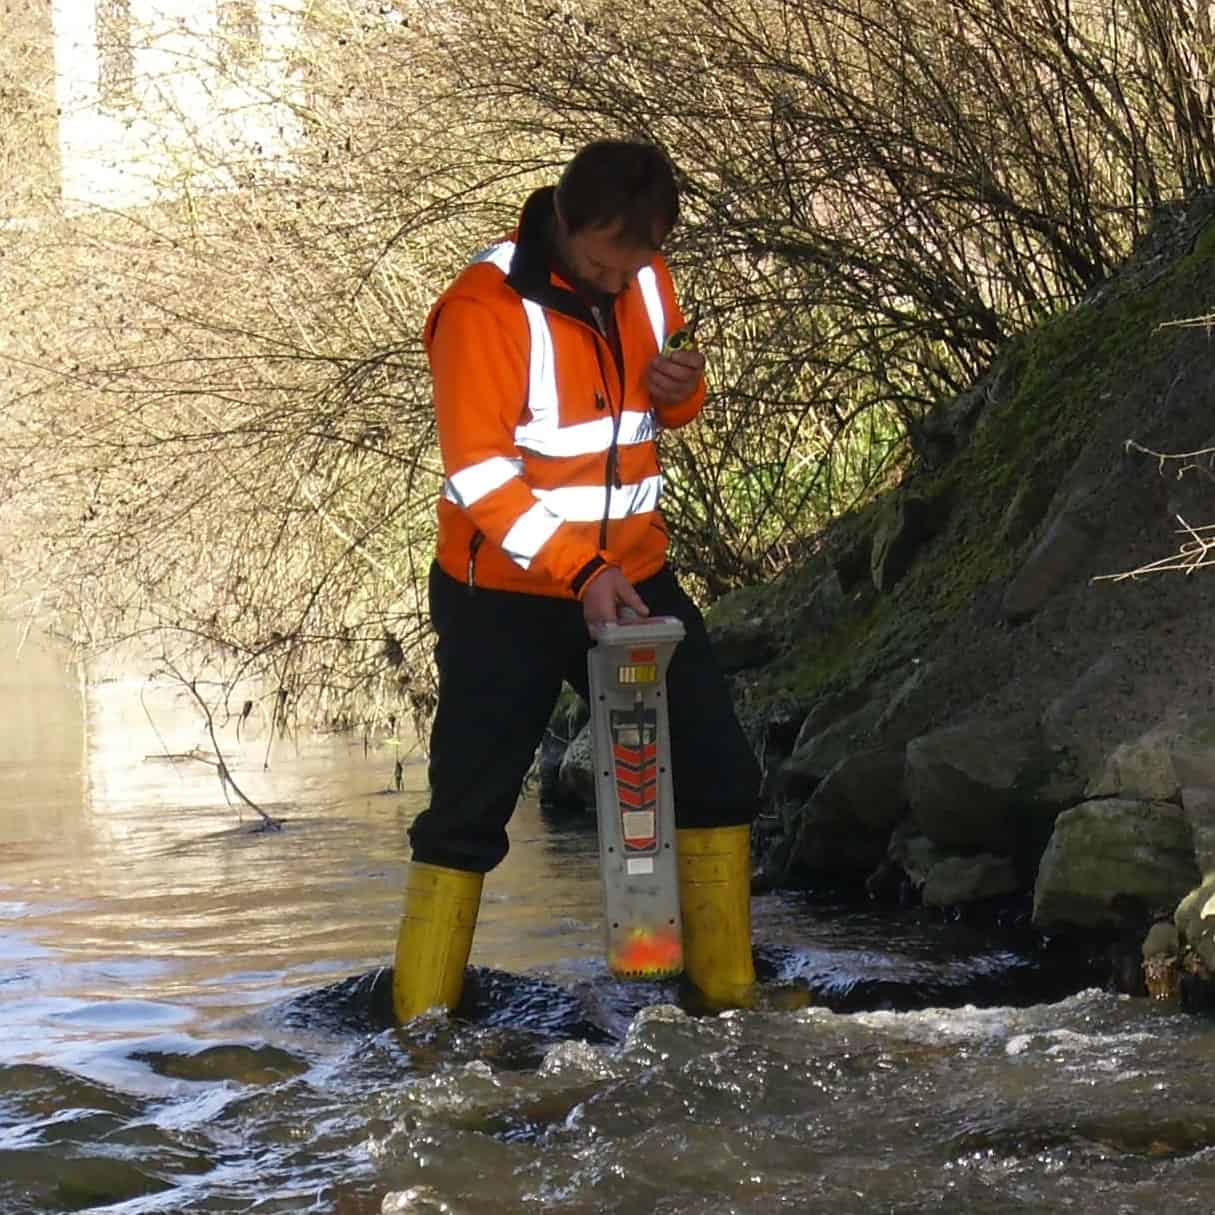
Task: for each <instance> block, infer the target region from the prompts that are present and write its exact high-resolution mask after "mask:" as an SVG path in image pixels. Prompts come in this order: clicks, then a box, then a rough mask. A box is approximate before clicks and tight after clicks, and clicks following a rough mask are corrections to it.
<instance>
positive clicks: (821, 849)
mask: <svg viewBox="0 0 1215 1215" xmlns="http://www.w3.org/2000/svg"><path fill="white" fill-rule="evenodd" d="M903 805H904V798H903V753H902V752H901V751H861V752H858V753H857V754H856V755H851V756H849V757H848V758H847V759H844V760H841V761H840V762H839V763H838V764H836V766H835V767H834V768H832V769H831V771H830V772H828V773H827V775H826V776H825V777H824V778H823V781H822V783H821V784H820V785H819V786H818V788H816V789H815V791H814V794H813V795H812V796H811V798H810V800H809V802H807V803H806V804H805V806H804V807H803V808H802V810H801V813H800V815H799V816H798V818H799V822H798V824H797V827H796V844H795V847H794V852H793V855H792V856H791V858H790V859H791V861H792V863H793V864H794V865H796V866H797V867H799V868H801V869H803V870H805V871H808V872H810V873H831V874H853V873H855V874H866V873H869V872H870V871H871V870H872V869H873V868H874V866H876V865H877V864H878V863H879V862H880V861H881V860H882V858H883V856H885V854H886V848H887V845H888V844H889V842H890V832H891V829H892V828H893V827H894V825H895V823H897V822H898V819H899V816H900V815H901V814H902V812H903Z"/></svg>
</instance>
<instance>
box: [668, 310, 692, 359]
mask: <svg viewBox="0 0 1215 1215" xmlns="http://www.w3.org/2000/svg"><path fill="white" fill-rule="evenodd" d="M699 326H700V308H699V306H697V307H696V308H695V309H693V311H692V319H691V320H689V321H688V322H687V324H685V325H684V327H683V328H682V329H676V330H675V332H674V333H672V334H671V335H670V337H668V338H667V340H666V341H665V342H663V344H662V353H663V354H664V355H668V354H672V353H674V352H675V351H676V350H695V349H696V330H697V329H698V328H699Z"/></svg>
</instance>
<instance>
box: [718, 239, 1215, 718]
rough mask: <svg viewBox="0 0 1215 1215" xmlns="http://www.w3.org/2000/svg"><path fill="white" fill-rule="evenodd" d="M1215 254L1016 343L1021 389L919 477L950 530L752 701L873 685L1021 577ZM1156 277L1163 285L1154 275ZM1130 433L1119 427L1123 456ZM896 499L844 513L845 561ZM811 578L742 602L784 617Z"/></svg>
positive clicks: (1200, 286)
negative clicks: (940, 505) (993, 587)
mask: <svg viewBox="0 0 1215 1215" xmlns="http://www.w3.org/2000/svg"><path fill="white" fill-rule="evenodd" d="M1213 262H1215V224H1212V225H1210V226H1208V227H1207V228H1205V229H1202V230H1200V232H1199V237H1198V239H1197V240H1196V242H1195V245H1194V249H1193V251H1192V252H1190V253H1189V254H1188V255H1186V256H1183V257H1182V258H1181V259H1180V260H1178V261H1177V262H1175V263H1174V265H1173V266H1172V267H1171V268H1169V269H1168V270H1167V271H1165V272H1164V273H1160V272H1159V270H1158V265H1159V263H1157V262H1155V261H1152V260H1148V261H1146V262H1145V267H1146V269H1144V270H1142V271H1141V270H1139V269H1138V268H1135V267H1132V268H1131V270H1130V271H1129V272H1128V273H1127V274H1126V275H1124V276H1119V277H1118V278H1116V279H1115V280H1114V281H1112V282H1111V283H1110V284H1108V285H1107V286H1106V287H1105V288H1104V289H1103V290H1102V291H1101V292H1099V293H1097V295H1096V296H1095V298H1094V299H1093V300H1091V301H1090V302H1087V303H1084V304H1082V305H1080V306H1078V307H1076V308H1075V309H1073V310H1072V311H1070V312H1068V313H1066V314H1064V315H1061V316H1059V317H1057V318H1055V319H1054V320H1052V321H1051V322H1050V323H1048V324H1046V325H1044V326H1042V327H1041V328H1040V329H1037V330H1035V331H1033V332H1031V333H1027V334H1024V335H1021V336H1020V337H1018V338H1017V339H1015V340H1014V341H1013V342H1011V343H1010V344H1009V346H1008V347H1007V348H1006V350H1005V351H1004V352H1003V354H1002V355H1001V357H1000V359H999V360H998V363H997V367H996V369H995V371H996V373H997V375H998V377H999V379H1000V380H1001V381H1002V382H1003V383H1004V384H1006V385H1012V387H1011V390H1010V391H1007V392H1006V394H1005V395H1004V397H1003V399H1002V400H1000V401H998V402H996V403H993V404H991V405H989V406H988V407H987V408H986V410H985V412H984V414H983V415H982V416H981V418H980V420H979V422H978V425H977V427H976V429H975V430H974V432H973V433H972V434H971V436H970V438H969V441H968V442H967V444H966V446H965V447H964V448H963V449H962V450H961V452H960V453H959V454H958V455H957V456H956V457H955V458H954V459H953V460H952V461H951V462H950V463H949V464H948V465H946V466H945V467H944V468H942V469H939V470H937V471H934V472H931V473H920V474H918V475H915V476H913V478H912V479H911V482H910V484H909V486H908V488H910V489H911V490H912V492H915V493H917V494H919V495H922V496H924V497H926V498H931V499H935V498H938V497H942V498H943V497H945V496H948V500H949V501H950V502H951V504H952V509H951V512H950V516H949V519H948V521H947V523H946V524H945V526H944V527H943V528H942V529H941V530H940V531H939V532H938V533H937V535H936V536H935V537H934V538H933V539H932V540H931V541H929V542H928V543H927V544H926V545H925V546H924V548H923V549H921V550H920V551H919V552H918V554H917V556H916V559H915V561H914V563H913V565H912V566H911V568H910V570H909V571H908V572H907V573H906V575H905V576H904V577H903V578H902V579H901V580H900V581H899V582H898V583H897V584H896V585H895V586H894V587H893V589H892V590H891V591H890V592H889V593H888V594H886V595H882V596H879V595H878V594H877V593H876V591H874V590H873V588H872V586H871V585H870V584H869V582H868V578H867V575H866V576H865V578H864V581H863V582H861V583H860V584H859V589H855V590H852V591H850V594H849V598H848V602H847V604H846V606H845V608H844V609H843V610H842V612H841V614H840V616H839V619H838V620H837V622H836V624H835V627H834V629H833V630H832V632H831V634H830V635H829V636H828V637H827V638H825V639H819V640H816V641H815V642H814V643H813V644H810V645H807V646H804V647H795V648H793V649H792V650H791V651H789V652H788V653H786V654H784V655H782V656H781V657H780V658H778V659H777V660H776V661H774V662H773V663H771V664H770V665H769V666H768V667H767V668H765V669H764V670H763V671H761V672H758V673H756V675H755V677H754V678H753V679H751V680H750V681H749V683H748V688H747V694H748V698H749V700H750V701H751V707H752V710H753V711H754V710H755V709H757V708H759V707H760V706H761V705H762V703H763V702H765V701H767V700H783V699H788V698H793V699H795V700H797V701H798V702H801V703H805V702H808V701H810V700H812V699H813V698H815V697H816V696H818V695H821V694H824V693H827V692H835V691H842V690H846V689H855V688H860V687H862V686H863V685H865V684H866V683H868V682H870V681H872V680H873V679H875V678H876V677H878V676H880V675H881V674H883V673H884V672H887V671H889V670H891V669H893V668H894V667H896V666H899V665H902V664H904V663H906V662H907V661H908V660H909V659H910V658H912V657H914V656H916V654H917V652H918V651H921V650H922V649H923V648H924V647H925V646H927V645H928V644H929V643H930V642H931V641H932V640H933V639H934V638H935V637H936V636H937V635H938V634H939V632H940V631H941V630H942V629H943V628H944V627H945V626H946V625H947V624H948V623H949V622H950V620H951V619H953V618H955V617H956V615H957V614H958V613H959V612H960V611H962V610H964V609H965V608H966V607H967V605H968V604H969V603H970V602H971V601H972V599H973V597H974V595H975V593H976V592H977V591H978V590H979V589H980V588H982V587H984V586H986V585H988V584H991V583H993V582H1000V581H1003V580H1006V579H1007V578H1009V577H1010V576H1011V575H1012V574H1013V573H1014V572H1015V571H1016V570H1017V569H1018V568H1019V567H1020V565H1021V563H1022V562H1023V560H1024V558H1025V555H1026V552H1027V550H1028V547H1029V546H1030V545H1032V544H1033V543H1034V542H1035V541H1036V539H1037V537H1038V536H1039V535H1040V534H1041V529H1042V528H1043V527H1044V526H1046V525H1047V523H1048V522H1049V519H1050V517H1051V512H1050V509H1049V508H1050V507H1051V505H1052V500H1053V498H1054V495H1055V491H1056V490H1057V488H1058V487H1059V485H1061V484H1062V483H1063V482H1064V480H1065V478H1066V477H1067V475H1068V473H1069V471H1070V470H1071V469H1072V468H1073V467H1074V466H1075V465H1076V462H1077V460H1078V459H1079V458H1080V456H1081V454H1082V453H1083V452H1084V451H1085V448H1086V447H1087V446H1089V445H1090V444H1091V443H1092V442H1093V438H1094V434H1095V433H1099V430H1100V427H1101V426H1102V424H1103V423H1104V422H1105V421H1106V419H1107V416H1108V415H1109V414H1110V411H1111V408H1112V407H1113V406H1114V405H1116V404H1117V403H1118V402H1119V401H1120V400H1122V399H1123V398H1124V396H1125V391H1126V386H1127V385H1128V384H1133V383H1135V382H1141V381H1142V380H1143V378H1144V376H1145V374H1146V373H1148V372H1150V370H1151V368H1152V367H1154V366H1157V365H1159V364H1160V363H1162V362H1163V361H1164V360H1165V359H1167V358H1168V356H1169V355H1170V353H1171V352H1172V349H1173V347H1174V345H1175V344H1176V342H1177V341H1178V340H1179V336H1180V332H1179V330H1177V329H1176V328H1161V324H1162V322H1164V321H1167V320H1170V319H1177V318H1184V317H1194V316H1199V315H1204V314H1206V313H1209V312H1211V311H1212V309H1213V307H1215V302H1213V300H1212V297H1213V296H1215V288H1213V287H1212V283H1213V282H1215V274H1213V270H1215V266H1213ZM1145 275H1146V276H1147V277H1148V278H1152V276H1154V281H1147V282H1144V281H1142V280H1143V278H1144V277H1145ZM1126 437H1129V436H1122V435H1111V436H1110V439H1109V444H1108V445H1109V448H1110V456H1111V458H1112V457H1113V456H1114V455H1115V453H1116V451H1117V449H1119V448H1120V446H1121V442H1122V441H1123V439H1125V438H1126ZM1055 505H1057V504H1055ZM887 507H888V504H887V503H885V502H884V501H883V500H881V499H879V500H877V501H875V502H873V503H871V504H870V505H869V506H868V507H867V508H866V509H865V510H864V511H863V512H857V513H856V514H855V515H852V516H849V517H848V518H847V519H842V520H840V521H838V522H837V524H836V525H834V526H833V527H832V528H831V529H830V530H829V531H828V533H827V536H826V537H825V540H826V546H825V547H826V549H827V551H829V552H830V553H831V554H832V555H833V557H834V558H836V559H837V560H838V558H839V555H840V554H841V553H851V554H852V563H853V567H854V569H859V568H860V561H859V558H861V557H864V556H865V555H866V554H867V546H868V545H869V544H870V543H871V541H872V537H873V533H874V530H875V526H876V521H877V519H878V518H879V517H880V515H881V512H882V511H883V510H885V509H887ZM816 576H817V575H816ZM799 577H801V575H800V574H798V573H797V572H793V573H791V574H790V575H789V576H788V577H787V578H786V579H783V580H781V582H779V583H777V584H775V585H774V586H772V587H768V588H753V593H752V594H750V595H749V596H747V597H746V598H745V599H740V601H739V602H740V604H745V605H746V608H745V610H747V611H748V612H749V613H750V614H760V615H763V616H764V617H765V618H768V619H775V618H778V615H779V611H780V597H781V596H785V597H786V598H787V597H788V595H789V593H790V589H791V588H792V587H796V586H802V585H806V584H804V583H802V582H800V581H799V580H798V579H799ZM846 589H848V588H847V586H846Z"/></svg>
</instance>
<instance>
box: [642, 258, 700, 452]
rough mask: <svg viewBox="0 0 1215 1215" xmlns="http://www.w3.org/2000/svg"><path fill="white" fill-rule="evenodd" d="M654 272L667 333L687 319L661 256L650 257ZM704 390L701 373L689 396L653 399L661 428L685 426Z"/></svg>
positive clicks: (698, 409) (680, 325)
mask: <svg viewBox="0 0 1215 1215" xmlns="http://www.w3.org/2000/svg"><path fill="white" fill-rule="evenodd" d="M654 271H655V274H656V275H657V278H658V290H659V292H660V293H661V295H662V310H663V315H664V317H665V318H666V331H667V333H668V334H671V333H675V332H676V331H677V330H679V329H682V328H683V327H684V325H685V324H686V323H687V318H686V317H685V316H684V314H683V310H682V309H681V308H680V306H679V297H678V296H677V295H676V293H675V282H674V280H673V279H672V278H671V271H670V269H669V268H668V267H667V263H666V261H665V259H664V258H662V257H656V258H655V259H654ZM705 391H706V390H705V378H704V376H703V375H702V376H701V377H700V379H699V380H698V381H697V382H696V387H695V388H693V389H692V392H691V395H690V396H687V397H685V398H684V399H683V400H682V401H677V402H676V403H675V404H673V405H662V404H659V403H657V402H655V404H654V412H655V414H656V415H657V417H658V423H659V425H660V426H662V427H663V429H664V430H676V429H678V428H679V427H680V426H686V425H687V424H688V423H689V422H690V421H692V419H693V418H694V417H696V415H697V414H698V413H700V411H701V408H702V407H703V406H704V403H705Z"/></svg>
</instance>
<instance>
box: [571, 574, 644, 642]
mask: <svg viewBox="0 0 1215 1215" xmlns="http://www.w3.org/2000/svg"><path fill="white" fill-rule="evenodd" d="M621 608H632V609H633V611H635V612H636V613H637V615H638V616H648V615H649V614H650V609H649V608H648V607H646V605H645V601H644V600H643V599H642V598H641V596H640V595H639V594H637V592H636V590H634V588H633V584H632V583H631V582H630V581H629V580H628V579H627V578H626V577H625V576H624V573H623V572H622V571H621V570H620V568H619V567H618V566H615V565H609V566H608V567H607V569H605V570H604V571H603V572H602V573H601V574H599V575H597V576H596V577H595V578H592V579H591V584H590V586H588V587H587V588H586V593H585V594H584V595H583V596H582V617H583V619H584V620H585V621H586V627H587V630H588V631H589V632H590V634H591V636H592V637H593V636H594V635H595V632H596V630H597V629H598V628H599V626H600V625H604V624H616V623H617V622H618V621H619V619H620V609H621Z"/></svg>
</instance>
